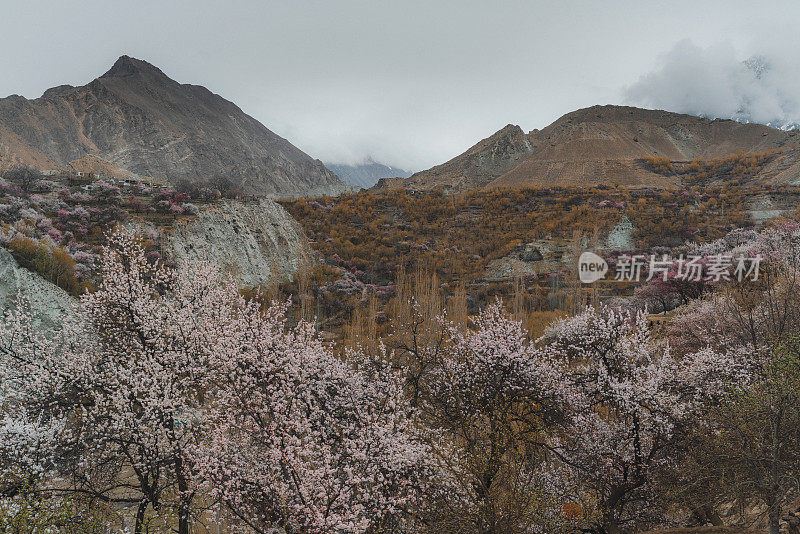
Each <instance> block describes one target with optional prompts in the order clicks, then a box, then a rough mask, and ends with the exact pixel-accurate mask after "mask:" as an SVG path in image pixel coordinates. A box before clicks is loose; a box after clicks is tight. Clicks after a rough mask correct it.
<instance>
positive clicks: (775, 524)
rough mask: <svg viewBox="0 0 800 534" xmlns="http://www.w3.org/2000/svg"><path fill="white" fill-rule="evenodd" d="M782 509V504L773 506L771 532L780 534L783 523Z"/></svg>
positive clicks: (771, 533)
mask: <svg viewBox="0 0 800 534" xmlns="http://www.w3.org/2000/svg"><path fill="white" fill-rule="evenodd" d="M780 518H781V509H780V506H773V507H772V509H771V510H770V511H769V534H780V531H781V525H780Z"/></svg>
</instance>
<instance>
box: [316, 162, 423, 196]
mask: <svg viewBox="0 0 800 534" xmlns="http://www.w3.org/2000/svg"><path fill="white" fill-rule="evenodd" d="M325 166H326V167H328V168H329V169H330V170H332V171H333V172H334V173H335V174H336V176H338V177H339V178H341V179H342V181H344V182H345V183H347V184H350V185H354V186H356V187H363V188H364V189H369V188H370V187H372V186H373V185H375V184H376V183H378V180H380V179H381V178H408V177H409V176H411V174H412V173H410V172H408V171H404V170H403V169H397V168H395V167H390V166H389V165H384V164H383V163H378V162H376V161H372V160H371V159H368V160H367V161H365V162H363V163H358V164H355V165H348V164H345V163H326V164H325Z"/></svg>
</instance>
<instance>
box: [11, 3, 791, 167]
mask: <svg viewBox="0 0 800 534" xmlns="http://www.w3.org/2000/svg"><path fill="white" fill-rule="evenodd" d="M0 12H2V13H3V16H2V17H0V36H2V40H3V46H2V47H0V73H2V74H3V75H2V76H0V96H4V95H8V94H12V93H17V94H22V95H24V96H26V97H38V96H40V95H41V94H42V92H43V91H44V90H45V89H47V88H48V87H52V86H55V85H59V84H63V83H69V84H72V85H82V84H85V83H87V82H88V81H90V80H91V79H93V78H94V77H96V76H98V75H100V74H102V73H103V72H105V70H107V69H108V68H109V67H110V66H111V64H113V62H114V60H115V59H116V58H117V57H118V56H120V55H121V54H128V55H131V56H134V57H138V58H140V59H144V60H147V61H149V62H151V63H153V64H155V65H157V66H158V67H160V68H161V69H162V70H163V71H164V72H165V73H167V74H168V75H169V76H171V77H173V78H175V79H176V80H178V81H180V82H184V83H195V84H200V85H204V86H206V87H208V88H209V89H210V90H212V91H214V92H216V93H219V94H220V95H222V96H223V97H225V98H227V99H229V100H231V101H233V102H235V103H236V104H238V105H239V106H240V107H241V108H242V109H243V110H244V111H245V112H247V113H249V114H250V115H252V116H254V117H255V118H256V119H258V120H260V121H261V122H263V123H264V124H265V125H266V126H267V127H268V128H270V129H272V130H273V131H275V132H276V133H278V134H280V135H283V136H284V137H286V138H288V139H289V140H290V141H291V142H292V143H294V144H296V145H297V146H298V147H300V148H301V149H303V150H305V151H306V152H308V153H309V154H311V155H312V156H314V157H317V158H320V159H322V160H325V161H330V162H356V161H359V160H363V159H365V158H367V157H372V158H374V159H375V160H376V161H382V162H384V163H387V164H389V165H393V166H396V167H400V168H406V169H411V170H418V169H422V168H426V167H430V166H432V165H435V164H437V163H440V162H442V161H445V160H447V159H449V158H451V157H453V156H455V155H456V154H458V153H460V152H462V151H464V150H465V149H466V148H467V147H469V146H470V145H472V144H474V143H475V142H476V141H477V140H479V139H481V138H484V137H486V136H488V135H490V134H491V133H493V132H494V131H496V130H498V129H500V128H502V127H503V126H505V125H506V124H507V123H514V124H519V125H520V126H521V127H522V128H523V129H525V130H530V129H533V128H541V127H543V126H546V125H547V124H549V123H550V122H552V121H553V120H555V119H556V118H558V117H559V116H561V115H562V114H564V113H567V112H569V111H572V110H574V109H577V108H580V107H585V106H591V105H594V104H614V103H622V101H623V100H625V98H626V93H625V92H623V91H622V89H621V88H623V87H628V86H632V87H631V90H630V91H629V92H628V93H627V96H629V97H630V98H633V97H636V98H637V99H639V100H640V101H642V102H649V104H648V105H653V106H663V107H673V106H680V107H681V109H682V110H689V109H690V108H692V110H693V111H694V112H698V113H700V112H703V113H710V112H711V111H713V112H714V113H719V114H729V113H730V111H731V110H734V111H735V109H734V108H736V107H737V103H738V102H739V101H740V96H741V94H742V91H741V90H739V89H736V90H733V89H731V84H730V83H723V82H719V81H718V82H717V83H716V85H714V86H713V87H714V88H713V89H709V90H707V91H706V92H705V93H698V94H701V96H702V98H701V99H700V100H699V103H698V104H697V105H695V103H694V102H692V99H691V98H688V97H687V98H679V97H676V96H675V95H676V94H677V93H676V92H675V91H676V90H680V89H681V88H684V90H686V88H689V87H692V86H691V85H690V84H689V82H691V81H692V78H693V76H688V75H687V76H686V80H685V82H681V83H680V84H677V83H672V80H671V76H678V74H677V73H674V70H679V69H673V71H670V72H673V74H670V75H669V76H664V77H662V78H661V79H659V78H658V72H656V73H654V74H653V77H652V79H651V81H650V82H647V83H646V82H645V81H642V82H640V83H637V80H638V79H639V77H640V76H641V74H642V73H644V72H649V71H651V70H652V69H653V68H654V66H656V65H658V61H659V59H658V58H659V57H660V56H661V55H662V54H664V53H666V52H668V51H669V50H670V49H672V48H673V47H674V45H675V43H676V42H678V41H681V40H686V39H688V40H691V42H693V43H695V46H696V47H698V49H699V50H700V51H701V52H703V54H705V55H708V58H707V59H708V61H707V62H705V63H699V64H697V63H695V67H694V68H695V70H696V71H698V72H696V76H695V77H698V76H701V75H704V74H705V72H704V71H705V70H707V67H708V66H709V63H713V62H715V61H720V62H721V64H723V65H724V68H722V69H721V70H720V71H719V72H717V74H716V75H715V76H716V78H715V79H717V80H720V79H721V80H725V79H726V78H725V77H726V76H728V75H729V73H730V72H735V70H736V68H737V67H736V65H737V64H738V62H740V61H741V60H743V59H746V58H747V57H749V56H750V55H753V54H755V53H757V51H756V50H755V49H753V50H749V49H747V46H748V42H750V41H751V40H755V41H758V40H759V39H755V37H756V35H755V33H754V32H755V31H756V30H755V29H757V28H768V29H769V30H772V29H773V28H774V23H775V21H779V20H786V21H789V22H791V21H796V20H798V19H799V18H800V4H798V3H797V2H791V1H788V0H787V1H778V0H774V1H772V0H764V1H761V2H758V3H756V2H752V0H708V1H703V2H698V1H697V0H672V1H669V2H661V1H647V2H643V1H641V0H607V1H603V2H598V1H596V0H570V1H569V2H556V1H548V0H499V1H496V2H486V1H485V0H436V1H430V0H400V1H398V0H337V1H331V0H291V1H287V0H231V1H226V2H220V1H219V0H139V1H137V2H128V1H122V0H82V1H80V2H77V1H75V2H64V1H63V0H27V1H25V2H19V1H18V0H0ZM709 21H713V23H712V22H709ZM789 30H792V28H787V30H785V31H786V32H787V33H789ZM792 33H796V29H795V30H794V31H792ZM722 41H728V42H730V43H731V44H730V45H728V46H730V47H731V48H732V49H733V51H732V52H731V51H727V50H724V48H725V47H724V46H723V47H721V48H720V50H717V49H716V48H715V47H714V46H713V43H716V42H722ZM681 46H684V47H685V46H686V45H681ZM794 49H795V50H797V49H800V48H798V47H797V46H795V47H794ZM740 50H748V52H749V53H748V54H745V55H744V56H742V57H739V56H740V55H741V54H739V53H738V51H740ZM773 52H774V53H773ZM691 54H692V53H691V52H688V55H691ZM763 55H764V56H765V57H767V58H768V59H769V60H770V62H771V64H773V65H775V69H774V70H773V71H771V74H770V77H779V75H781V73H782V72H783V71H784V64H785V65H786V66H787V67H786V68H787V69H788V65H789V63H786V62H783V63H782V62H781V60H780V57H779V56H780V55H781V50H780V49H777V50H774V51H773V50H765V51H764V52H763ZM668 58H669V56H667V59H668ZM689 59H691V58H689ZM664 61H666V62H665V63H662V64H661V65H662V67H663V66H666V65H667V64H668V63H669V62H668V61H667V60H664ZM778 66H779V67H780V68H778ZM715 68H716V67H715ZM786 72H789V71H788V70H786ZM786 76H788V74H787V75H786ZM670 83H671V85H669V84H670ZM709 83H710V81H709V82H708V83H704V84H702V86H701V87H697V84H695V86H694V87H695V89H696V90H697V91H699V90H701V89H702V88H703V87H709ZM743 83H744V82H741V81H740V82H736V83H734V84H733V87H738V86H741V85H742V84H743ZM648 84H649V85H648ZM737 84H738V85H737ZM785 84H786V81H785V80H784V81H782V80H779V79H777V81H775V83H774V84H773V86H774V87H780V86H783V85H785ZM667 86H669V87H670V88H669V89H665V87H667ZM756 86H757V84H756ZM795 87H796V84H795V85H791V84H789V85H786V88H787V91H790V90H791V89H792V88H795ZM695 89H693V90H695ZM745 89H746V90H745V91H744V93H743V94H745V95H752V98H753V99H754V100H755V101H757V102H758V106H755V107H753V108H752V109H757V112H758V117H762V116H767V115H770V113H768V111H769V109H770V108H769V106H770V105H772V106H773V108H774V109H783V108H782V107H781V106H780V105H778V106H777V108H775V104H774V103H773V104H768V102H769V101H768V99H766V98H765V96H764V95H763V94H761V93H754V92H753V91H752V90H751V89H750V88H749V86H747V85H745ZM716 91H721V93H720V94H719V95H718V94H716V93H715V92H716ZM725 91H727V93H726V92H725ZM651 93H653V94H652V95H651ZM794 93H795V94H800V93H797V91H794ZM656 94H658V95H660V96H658V98H656V97H655V96H653V95H656ZM722 94H725V95H726V96H724V97H723V96H720V95H722ZM767 94H769V93H768V92H767ZM773 96H774V98H773V102H775V101H776V99H777V101H780V95H779V94H777V93H774V95H773ZM715 99H716V100H715ZM762 107H763V111H762ZM788 107H789V108H791V107H792V106H791V105H790V106H788ZM773 114H774V113H773ZM789 115H791V114H789Z"/></svg>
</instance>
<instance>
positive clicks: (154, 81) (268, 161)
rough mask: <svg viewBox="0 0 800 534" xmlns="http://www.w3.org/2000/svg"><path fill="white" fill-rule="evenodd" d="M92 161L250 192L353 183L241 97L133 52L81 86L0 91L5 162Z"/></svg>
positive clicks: (327, 188)
mask: <svg viewBox="0 0 800 534" xmlns="http://www.w3.org/2000/svg"><path fill="white" fill-rule="evenodd" d="M90 163H91V166H92V168H93V169H95V168H98V167H100V168H102V170H103V172H104V173H112V174H122V175H125V174H130V173H136V174H139V175H143V176H150V177H153V178H157V179H163V180H166V181H167V182H170V183H173V184H179V183H182V182H190V183H193V184H198V185H207V184H208V185H224V186H225V187H233V188H235V189H238V190H240V191H242V192H243V193H247V194H303V193H337V192H339V191H341V190H342V189H344V188H346V186H345V185H344V184H343V183H342V182H341V181H340V180H339V179H338V178H337V177H336V175H335V174H333V173H332V172H331V171H330V170H328V169H327V168H325V166H324V165H323V164H322V162H321V161H319V160H315V159H313V158H311V157H310V156H308V155H307V154H305V153H304V152H302V151H301V150H300V149H298V148H296V147H295V146H293V145H292V144H291V143H289V141H287V140H286V139H284V138H282V137H280V136H278V135H277V134H275V133H273V132H271V131H270V130H268V129H267V128H266V127H264V125H263V124H261V123H260V122H258V121H257V120H255V119H254V118H252V117H250V116H249V115H247V114H245V113H244V112H243V111H242V110H241V109H239V107H237V106H236V105H235V104H233V103H232V102H229V101H228V100H225V99H224V98H222V97H221V96H219V95H216V94H214V93H212V92H211V91H209V90H208V89H206V88H205V87H202V86H199V85H189V84H180V83H178V82H176V81H174V80H172V79H170V78H169V77H168V76H167V75H165V74H164V73H163V72H162V71H161V70H159V69H158V68H156V67H154V66H153V65H151V64H149V63H147V62H145V61H141V60H138V59H134V58H131V57H128V56H122V57H120V58H119V59H118V60H117V62H116V63H115V64H114V66H113V67H112V68H111V69H110V70H109V71H108V72H106V73H105V74H104V75H103V76H101V77H99V78H97V79H95V80H93V81H92V82H90V83H88V84H87V85H84V86H82V87H71V86H59V87H55V88H52V89H48V90H47V91H46V92H45V93H44V94H43V95H42V96H41V97H40V98H37V99H33V100H28V99H26V98H23V97H21V96H10V97H8V98H3V99H0V168H9V167H13V166H17V165H31V166H34V167H38V168H40V169H56V168H65V167H72V168H78V167H81V166H85V165H89V164H90ZM114 171H116V173H115V172H114Z"/></svg>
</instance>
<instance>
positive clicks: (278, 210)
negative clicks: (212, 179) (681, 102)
mask: <svg viewBox="0 0 800 534" xmlns="http://www.w3.org/2000/svg"><path fill="white" fill-rule="evenodd" d="M169 243H170V245H169V248H170V249H171V253H172V255H173V256H174V258H175V259H176V260H177V261H178V263H182V262H186V261H188V262H192V261H200V260H205V261H212V262H214V263H216V264H217V265H219V266H221V267H222V268H223V269H225V270H226V271H228V272H230V273H232V274H233V275H234V276H235V277H236V279H237V281H238V282H239V284H241V285H242V286H248V287H254V286H257V285H270V283H271V282H273V281H275V277H276V276H278V277H279V279H281V280H282V279H286V278H291V277H292V276H293V275H294V273H295V272H297V270H298V268H300V267H301V266H302V265H303V264H305V263H307V262H309V261H310V257H311V256H310V249H309V246H308V243H307V240H306V237H305V234H304V233H303V230H302V228H301V227H300V225H299V224H298V223H297V222H296V221H295V220H294V219H292V217H291V216H290V215H289V214H288V213H287V212H286V211H285V210H284V209H283V208H282V207H281V206H280V205H278V204H277V203H275V202H273V201H272V200H269V199H260V200H254V201H233V200H223V201H220V202H219V203H217V204H214V205H212V206H210V207H207V208H205V209H203V210H201V211H200V213H199V214H198V216H197V217H196V218H194V219H191V220H188V221H185V222H182V223H178V224H177V225H176V227H175V228H174V229H173V230H172V235H171V236H170V238H169Z"/></svg>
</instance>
